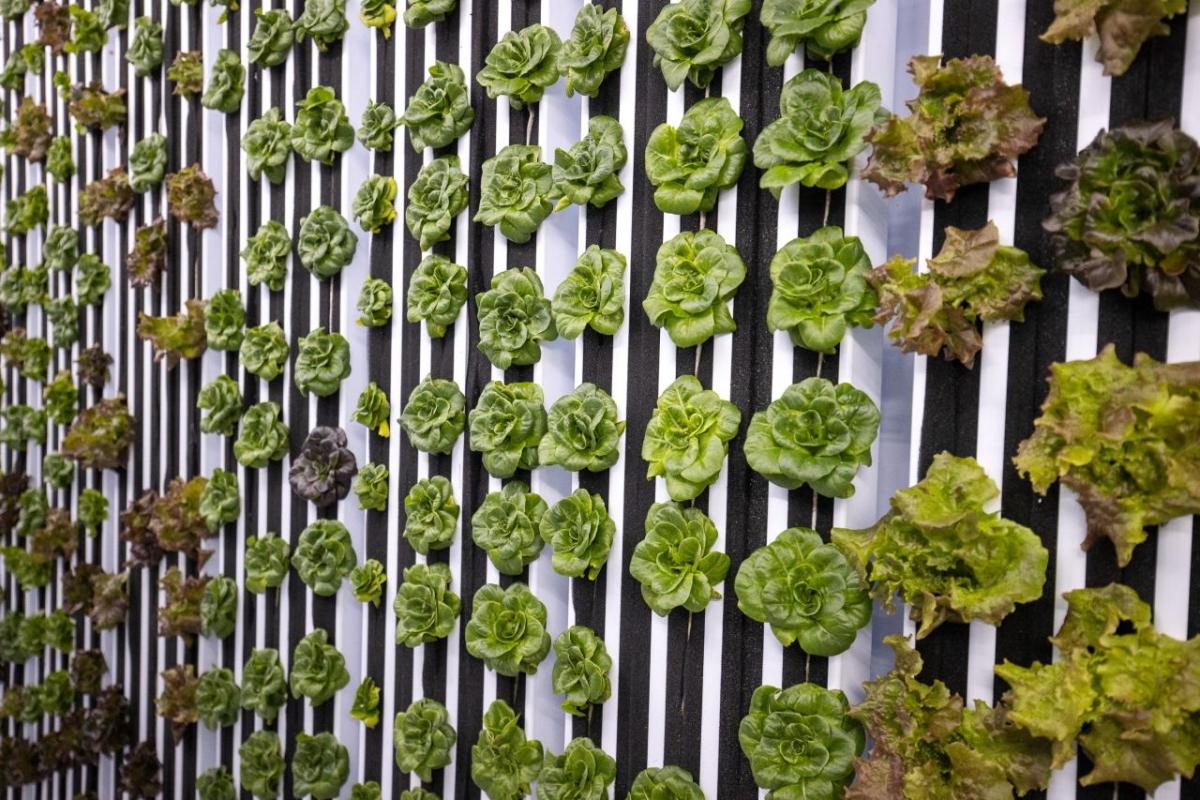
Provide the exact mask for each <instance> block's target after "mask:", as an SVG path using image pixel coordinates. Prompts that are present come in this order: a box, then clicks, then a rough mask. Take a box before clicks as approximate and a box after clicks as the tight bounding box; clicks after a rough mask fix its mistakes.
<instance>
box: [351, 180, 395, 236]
mask: <svg viewBox="0 0 1200 800" xmlns="http://www.w3.org/2000/svg"><path fill="white" fill-rule="evenodd" d="M399 190H400V187H399V186H398V185H397V184H396V179H395V178H392V177H389V176H386V175H372V176H371V177H369V178H367V179H366V180H365V181H363V183H362V186H359V187H358V192H357V193H355V195H354V202H353V204H352V205H351V207H350V209H351V213H352V214H353V216H354V219H355V220H356V221H357V222H358V224H359V225H361V226H362V229H363V230H364V231H367V232H369V233H379V231H381V230H382V229H383V226H384V225H390V224H391V223H392V220H394V219H395V218H396V194H397V193H398V192H399Z"/></svg>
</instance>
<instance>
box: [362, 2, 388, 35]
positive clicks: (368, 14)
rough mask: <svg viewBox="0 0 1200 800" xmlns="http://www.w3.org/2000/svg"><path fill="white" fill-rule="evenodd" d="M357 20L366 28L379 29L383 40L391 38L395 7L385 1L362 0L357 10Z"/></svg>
mask: <svg viewBox="0 0 1200 800" xmlns="http://www.w3.org/2000/svg"><path fill="white" fill-rule="evenodd" d="M358 19H359V21H360V22H362V24H363V25H366V26H367V27H368V28H379V29H380V30H381V31H382V33H383V38H385V39H389V38H391V36H392V23H393V22H395V21H396V6H394V5H392V4H391V3H389V2H387V0H364V2H363V3H362V5H361V6H360V7H359V10H358Z"/></svg>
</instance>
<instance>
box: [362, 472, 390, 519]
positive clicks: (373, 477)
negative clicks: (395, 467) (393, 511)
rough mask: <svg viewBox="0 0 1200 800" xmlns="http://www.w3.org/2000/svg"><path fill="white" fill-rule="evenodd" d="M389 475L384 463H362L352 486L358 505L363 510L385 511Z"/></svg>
mask: <svg viewBox="0 0 1200 800" xmlns="http://www.w3.org/2000/svg"><path fill="white" fill-rule="evenodd" d="M390 477H391V473H390V471H389V470H388V468H387V465H386V464H363V467H362V469H361V470H359V471H358V475H357V476H355V478H354V486H353V489H354V495H355V497H357V498H358V507H359V508H361V509H363V510H364V511H365V510H370V511H387V504H388V479H389V478H390Z"/></svg>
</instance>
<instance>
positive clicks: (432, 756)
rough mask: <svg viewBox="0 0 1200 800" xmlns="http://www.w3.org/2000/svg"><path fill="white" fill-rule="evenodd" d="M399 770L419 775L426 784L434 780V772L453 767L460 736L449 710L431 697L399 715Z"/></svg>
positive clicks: (397, 751) (396, 728) (415, 703)
mask: <svg viewBox="0 0 1200 800" xmlns="http://www.w3.org/2000/svg"><path fill="white" fill-rule="evenodd" d="M393 727H394V730H395V734H394V737H395V747H396V766H397V767H398V768H399V769H400V770H402V771H404V772H415V773H416V774H417V776H418V777H419V778H420V779H421V780H422V781H424V782H426V783H428V782H429V781H432V780H433V771H434V770H435V769H441V768H443V767H446V766H449V765H450V760H451V757H452V756H451V753H452V751H453V750H454V743H455V740H456V739H457V738H458V734H457V733H456V732H455V730H454V726H453V725H451V724H450V714H449V712H448V711H446V707H445V706H444V705H442V704H441V703H439V702H438V701H437V700H434V699H432V698H429V697H422V698H421V699H419V700H414V701H413V703H412V705H410V706H409V707H408V708H407V709H406V710H405V711H400V712H398V713H397V714H396V720H395V724H394V726H393Z"/></svg>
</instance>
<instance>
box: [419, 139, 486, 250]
mask: <svg viewBox="0 0 1200 800" xmlns="http://www.w3.org/2000/svg"><path fill="white" fill-rule="evenodd" d="M469 185H470V179H469V178H468V177H467V176H466V175H465V174H464V173H463V171H462V169H461V167H460V166H459V160H458V157H457V156H443V157H441V158H435V159H434V160H433V161H430V162H429V163H428V164H426V165H425V166H424V167H422V168H421V171H420V172H418V173H417V179H416V180H415V181H413V184H412V186H410V187H408V205H407V207H406V208H405V209H404V222H405V224H406V225H407V226H408V232H409V233H411V234H412V236H413V238H414V239H416V240H417V241H418V242H420V243H421V249H422V250H429V249H431V248H432V247H433V246H434V245H435V244H437V243H438V242H445V241H449V240H450V228H451V226H453V225H454V220H455V218H456V217H457V216H458V215H459V214H460V213H462V211H463V209H465V208H466V207H467V202H468V201H469V199H470V197H469V194H468V191H467V187H468V186H469Z"/></svg>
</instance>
